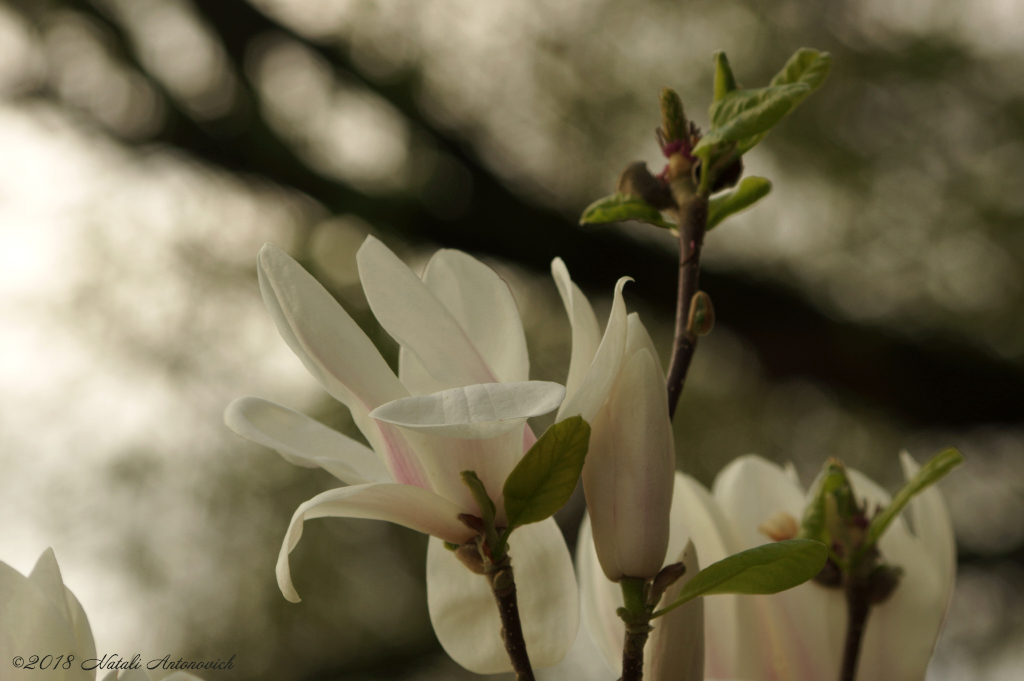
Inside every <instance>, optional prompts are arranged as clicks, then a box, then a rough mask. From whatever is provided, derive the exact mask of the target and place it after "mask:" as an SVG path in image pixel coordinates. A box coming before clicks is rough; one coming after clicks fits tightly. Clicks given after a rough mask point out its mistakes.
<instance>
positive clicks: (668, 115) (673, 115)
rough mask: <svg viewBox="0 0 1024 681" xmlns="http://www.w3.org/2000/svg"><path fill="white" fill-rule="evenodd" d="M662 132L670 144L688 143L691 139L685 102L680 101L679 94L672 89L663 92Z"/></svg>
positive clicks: (667, 88)
mask: <svg viewBox="0 0 1024 681" xmlns="http://www.w3.org/2000/svg"><path fill="white" fill-rule="evenodd" d="M661 130H662V133H663V134H664V136H665V141H666V142H668V143H669V144H671V143H672V142H679V141H686V140H687V138H688V137H689V126H688V124H687V122H686V114H685V113H684V112H683V100H681V99H679V94H678V93H676V91H675V90H673V89H672V88H670V87H666V88H663V89H662V91H661Z"/></svg>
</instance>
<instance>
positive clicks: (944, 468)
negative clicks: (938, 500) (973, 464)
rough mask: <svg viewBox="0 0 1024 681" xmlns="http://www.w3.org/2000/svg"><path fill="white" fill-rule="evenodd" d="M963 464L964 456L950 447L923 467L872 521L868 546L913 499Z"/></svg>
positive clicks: (877, 538)
mask: <svg viewBox="0 0 1024 681" xmlns="http://www.w3.org/2000/svg"><path fill="white" fill-rule="evenodd" d="M963 462H964V455H963V454H961V453H960V452H959V451H958V450H957V449H956V448H955V447H950V448H949V449H946V450H943V451H941V452H939V453H938V454H936V455H935V456H934V457H933V458H932V460H931V461H929V462H928V463H926V464H925V465H923V466H921V470H919V471H918V472H917V475H915V476H914V477H913V479H911V480H909V481H907V484H905V485H904V486H903V489H901V490H900V491H899V492H897V493H896V496H895V497H893V500H892V503H891V504H889V506H887V507H886V509H885V510H884V511H882V512H881V513H879V514H878V515H877V516H875V518H874V519H873V520H872V521H871V525H870V526H869V527H868V539H867V542H866V544H867V545H871V544H873V543H875V542H877V541H878V540H879V539H880V538H881V537H882V535H883V534H884V533H885V531H886V530H887V529H888V528H889V525H891V524H892V521H893V520H895V519H896V517H897V516H898V515H899V514H900V511H902V510H903V507H904V506H906V505H907V503H909V502H910V500H911V499H913V498H914V497H915V496H916V495H918V494H920V493H921V492H923V491H924V490H926V489H928V488H929V487H931V486H932V485H934V484H935V483H937V482H938V481H939V480H941V479H942V478H943V477H945V475H946V474H947V473H949V472H950V471H951V470H953V469H954V468H956V467H957V466H959V465H960V464H962V463H963Z"/></svg>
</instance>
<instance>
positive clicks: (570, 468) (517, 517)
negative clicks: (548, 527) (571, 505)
mask: <svg viewBox="0 0 1024 681" xmlns="http://www.w3.org/2000/svg"><path fill="white" fill-rule="evenodd" d="M589 444H590V425H589V424H588V423H587V422H586V421H584V420H583V417H581V416H573V417H571V418H567V419H565V420H564V421H560V422H559V423H556V424H554V425H553V426H551V427H550V428H548V429H547V430H546V431H544V434H543V435H541V436H540V439H539V440H537V442H536V443H534V445H533V446H532V447H530V451H528V452H527V453H526V455H525V456H523V458H522V460H521V461H520V462H519V464H518V465H517V466H516V467H515V468H514V469H513V470H512V472H511V473H510V474H509V476H508V479H507V480H506V481H505V487H504V489H503V492H504V496H505V515H506V516H507V517H508V526H509V529H511V528H513V527H518V526H520V525H528V524H530V523H539V522H540V521H542V520H546V519H548V518H550V517H551V516H552V515H554V513H555V511H557V510H558V509H560V508H562V506H565V503H566V502H567V501H569V497H570V496H572V492H573V490H574V489H576V482H577V481H578V480H579V478H580V473H581V472H582V471H583V461H584V459H585V458H586V456H587V448H588V446H589Z"/></svg>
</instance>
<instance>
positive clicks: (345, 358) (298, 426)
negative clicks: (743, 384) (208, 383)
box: [225, 237, 607, 673]
mask: <svg viewBox="0 0 1024 681" xmlns="http://www.w3.org/2000/svg"><path fill="white" fill-rule="evenodd" d="M257 262H258V273H259V282H260V290H261V292H262V294H263V298H264V301H265V302H266V305H267V308H268V310H269V311H270V313H271V316H272V317H273V319H274V321H275V323H276V324H277V328H278V330H279V331H280V333H281V336H282V337H283V338H284V340H285V342H287V343H288V345H289V346H290V347H291V349H292V350H293V351H294V352H295V354H296V355H297V356H298V357H299V358H300V359H301V360H302V362H303V364H304V365H305V366H306V368H307V369H308V370H309V372H310V373H311V374H312V375H313V376H314V377H315V378H316V379H317V380H318V381H319V382H320V384H321V385H322V386H323V387H324V389H325V390H327V392H328V393H330V394H331V395H332V396H333V397H334V398H335V399H337V400H338V401H340V402H342V403H343V404H344V405H345V406H346V407H348V408H349V410H350V411H351V413H352V417H353V420H354V421H355V423H356V425H357V426H358V427H359V429H360V431H361V432H362V433H363V435H364V436H365V437H366V439H367V441H368V442H369V443H370V447H369V448H368V447H365V446H364V445H362V444H360V443H358V442H356V441H354V440H352V439H350V438H348V437H346V436H344V435H342V434H340V433H338V432H336V431H333V430H331V429H330V428H327V427H326V426H324V425H322V424H320V423H319V422H317V421H314V420H313V419H310V418H309V417H306V416H304V415H302V414H300V413H298V412H295V411H293V410H291V409H288V408H287V407H283V406H279V405H276V404H273V403H271V402H268V401H266V400H262V399H259V398H251V397H250V398H243V399H240V400H236V401H235V402H233V403H232V404H231V405H230V406H229V407H228V409H227V411H226V413H225V420H226V422H227V424H228V425H229V426H230V427H231V428H232V429H233V430H234V431H235V432H237V433H238V434H240V435H242V436H243V437H246V438H248V439H250V440H252V441H254V442H258V443H260V444H263V445H266V446H268V447H272V448H274V449H276V450H277V451H278V452H280V453H281V455H282V456H284V457H285V458H286V459H287V460H288V461H290V462H292V463H295V464H297V465H300V466H307V467H317V466H319V467H322V468H324V469H325V470H327V471H328V472H330V473H331V474H333V475H334V476H335V477H337V478H338V479H339V480H341V481H342V482H344V483H346V484H347V485H348V486H346V487H340V488H338V489H333V490H330V491H328V492H324V493H323V494H320V495H318V496H317V497H315V498H313V499H311V500H310V501H308V502H306V503H304V504H302V505H301V506H300V507H299V509H298V510H297V511H296V512H295V515H294V517H293V518H292V522H291V524H290V526H289V528H288V532H287V535H286V537H285V541H284V545H283V546H282V548H281V554H280V558H279V561H278V566H277V575H278V583H279V585H280V587H281V591H282V592H283V593H284V595H285V596H286V597H287V598H288V599H289V600H292V601H297V600H299V598H298V594H297V593H296V591H295V588H294V586H293V585H292V579H291V573H290V568H289V560H288V554H289V553H290V552H291V551H292V549H294V547H295V546H296V544H297V543H298V541H299V538H300V536H301V533H302V524H303V522H304V521H305V520H309V519H312V518H321V517H325V516H339V517H348V518H371V519H379V520H387V521H390V522H394V523H398V524H401V525H404V526H406V527H410V528H413V529H415V530H418V531H420V532H424V533H426V534H429V535H430V536H431V539H430V544H429V548H428V553H427V599H428V607H429V610H430V617H431V621H432V623H433V625H434V629H435V631H436V633H437V636H438V639H439V640H440V642H441V644H442V645H443V646H444V648H445V650H446V651H447V652H448V653H449V655H451V656H452V658H453V659H455V661H457V662H458V663H459V664H461V665H462V666H463V667H465V668H467V669H469V670H471V671H475V672H478V673H495V672H501V671H507V670H509V669H510V668H511V666H510V663H509V660H508V657H507V653H506V651H505V649H504V645H503V642H502V638H501V634H500V630H501V623H500V618H499V615H498V611H497V608H496V606H495V604H494V600H493V595H492V594H491V590H490V586H489V584H488V583H487V580H485V579H483V578H481V577H479V576H478V575H475V574H473V573H471V572H470V571H469V570H467V569H466V568H465V566H463V565H462V564H461V563H460V562H459V561H458V559H457V558H456V557H455V556H454V554H452V552H450V551H448V550H447V549H445V548H444V546H443V541H447V542H452V543H457V544H458V543H463V542H466V541H468V540H470V539H472V538H473V537H474V536H475V533H474V532H473V531H471V530H469V529H467V527H466V526H465V525H463V524H462V523H461V522H460V521H459V520H458V518H457V516H458V515H459V514H461V513H468V514H471V515H476V516H479V515H481V513H480V509H479V508H478V506H477V504H476V502H475V501H474V499H473V497H472V495H471V494H470V493H469V490H468V489H467V488H466V487H465V485H464V484H463V482H462V480H461V477H460V472H461V471H464V470H474V471H476V473H477V474H478V476H479V477H480V479H481V481H482V482H483V484H484V487H485V488H486V490H487V492H488V494H489V495H490V497H491V499H493V500H494V502H495V504H496V505H497V508H498V511H499V513H498V518H497V519H496V523H497V524H498V525H499V526H501V525H502V524H503V523H504V518H503V513H504V512H503V504H502V487H503V484H504V482H505V479H506V478H507V477H508V474H509V473H510V472H511V470H512V469H513V468H514V467H515V465H516V464H517V463H518V462H519V460H520V459H521V458H522V455H523V453H524V452H525V451H526V450H527V449H529V447H530V446H531V445H532V444H533V443H534V442H535V441H536V436H535V435H534V433H533V431H532V430H531V429H530V427H529V425H528V424H527V423H526V419H527V418H528V417H531V416H535V415H539V414H543V413H547V412H550V411H553V410H554V409H556V408H557V407H558V406H559V404H561V403H562V399H563V396H564V394H565V391H564V389H563V388H562V386H560V385H557V384H554V383H544V382H537V381H529V380H528V378H529V359H528V356H527V351H526V339H525V336H524V334H523V327H522V322H521V320H520V317H519V311H518V308H517V307H516V303H515V300H514V299H513V297H512V293H511V291H510V290H509V288H508V285H507V284H506V282H505V281H503V280H502V279H501V278H500V277H499V276H498V275H497V273H495V272H494V270H492V269H491V268H490V267H488V266H486V265H484V264H483V263H481V262H479V261H477V260H476V259H474V258H472V257H470V256H469V255H467V254H465V253H462V252H460V251H455V250H440V251H438V252H437V253H435V254H434V256H433V257H432V258H431V260H430V262H429V263H428V264H427V267H426V269H425V270H424V272H423V275H422V277H419V276H417V275H416V274H415V273H414V272H413V271H412V270H410V269H409V268H408V267H407V266H406V265H405V264H403V263H402V262H401V260H399V258H398V257H396V256H395V255H394V254H393V253H392V252H391V251H390V250H388V249H387V247H385V246H384V244H382V243H381V242H380V241H378V240H377V239H375V238H373V237H368V238H367V240H366V241H365V242H364V244H363V246H362V247H361V248H360V250H359V252H358V254H357V262H358V266H359V275H360V279H361V281H362V284H363V290H364V292H365V294H366V298H367V300H368V302H369V304H370V308H371V309H372V311H373V313H374V315H375V316H376V318H377V320H378V321H379V322H380V324H381V326H382V327H383V328H384V329H385V330H386V331H387V332H388V333H389V334H390V335H391V336H392V337H393V338H394V339H395V340H396V341H398V343H399V346H400V355H399V363H398V375H397V376H396V375H395V374H394V373H393V372H392V370H391V369H390V368H389V366H388V365H387V363H386V362H385V360H384V358H383V357H381V355H380V353H379V352H378V351H377V349H376V348H375V347H374V345H373V343H372V342H371V341H370V339H369V338H368V337H367V336H366V334H365V333H364V332H363V331H362V330H361V329H360V328H359V326H358V325H357V324H356V323H355V321H353V319H352V318H351V317H350V316H349V315H348V314H347V313H346V312H345V310H344V309H342V307H341V306H340V305H339V304H338V303H337V301H336V300H335V299H334V298H333V297H332V296H331V295H330V293H328V292H327V290H325V289H324V288H323V287H322V286H321V285H320V284H319V283H318V282H317V281H316V280H315V279H314V278H313V277H312V275H310V274H309V273H308V272H306V271H305V270H304V269H303V268H302V267H301V266H300V265H299V264H298V263H296V262H295V261H294V260H293V259H292V258H290V257H289V256H288V255H286V254H285V253H283V252H282V251H280V250H278V249H277V248H275V247H273V246H271V245H267V246H265V247H264V248H263V250H261V251H260V254H259V257H258V261H257ZM575 392H576V393H577V397H578V398H580V397H581V396H583V395H585V394H587V391H586V390H582V389H580V390H576V391H575ZM606 392H607V391H606ZM598 406H600V405H598ZM576 413H579V412H576ZM569 415H571V414H569ZM509 554H510V555H511V556H512V559H513V566H514V569H515V574H516V581H517V583H518V597H519V609H520V613H521V618H522V623H523V630H524V634H525V638H526V643H527V647H528V650H529V654H530V658H531V660H532V661H533V663H534V666H536V667H544V666H550V665H553V664H555V663H557V662H558V661H560V660H561V659H562V658H563V657H564V655H565V653H566V652H567V651H568V650H569V648H570V646H571V644H572V641H573V640H574V638H575V635H576V631H577V628H578V622H579V613H578V595H577V589H576V582H575V575H574V572H573V569H572V562H571V558H570V556H569V552H568V549H567V547H566V545H565V541H564V539H563V538H562V535H561V532H560V531H559V530H558V527H557V526H556V525H555V522H554V521H553V520H552V519H548V520H546V521H544V522H541V523H537V524H533V525H528V526H525V527H522V528H519V529H518V530H516V532H515V533H514V534H513V535H512V537H511V540H510V544H509Z"/></svg>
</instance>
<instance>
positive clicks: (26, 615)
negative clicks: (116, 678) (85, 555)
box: [0, 554, 96, 681]
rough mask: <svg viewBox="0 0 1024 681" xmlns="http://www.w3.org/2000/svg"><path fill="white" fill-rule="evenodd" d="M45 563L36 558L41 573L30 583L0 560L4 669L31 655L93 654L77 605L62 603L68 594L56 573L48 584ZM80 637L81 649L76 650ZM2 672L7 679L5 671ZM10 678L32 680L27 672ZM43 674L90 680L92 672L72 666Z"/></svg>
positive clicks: (64, 680) (0, 647)
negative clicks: (17, 658) (40, 567)
mask: <svg viewBox="0 0 1024 681" xmlns="http://www.w3.org/2000/svg"><path fill="white" fill-rule="evenodd" d="M51 558H52V555H51ZM45 562H46V554H44V555H43V557H41V558H40V564H41V565H42V571H41V572H36V573H35V574H36V578H35V579H32V578H27V577H25V576H23V575H22V574H21V573H19V572H18V571H17V570H15V569H14V568H12V567H10V566H9V565H7V564H6V563H3V562H0V655H2V656H3V657H2V658H0V659H2V660H3V664H5V665H10V664H11V660H12V659H13V658H14V657H15V656H16V655H20V656H21V657H23V658H26V659H27V658H28V657H29V656H30V655H36V654H38V655H39V656H40V657H42V656H43V655H46V654H50V655H68V654H71V655H74V656H75V657H76V659H80V660H81V659H88V657H95V655H96V647H95V645H93V644H92V634H91V632H89V630H88V622H86V621H85V615H84V613H82V612H81V606H80V605H79V604H78V601H77V599H76V600H74V601H73V602H71V601H70V600H68V599H67V594H69V593H70V592H68V591H67V589H66V588H65V587H64V585H63V582H61V581H60V578H59V571H58V576H57V581H56V584H55V583H54V582H53V580H52V579H51V577H52V576H53V575H52V573H51V572H50V570H49V566H46V565H45ZM58 587H59V588H58ZM71 598H72V599H73V598H74V597H73V596H72V597H71ZM83 627H84V631H83V630H82V628H83ZM80 639H81V640H82V641H83V647H79V640H80ZM43 651H45V652H43ZM51 651H60V652H51ZM7 669H10V667H7ZM3 674H4V676H3V678H4V679H7V678H8V676H7V675H8V672H7V671H4V672H3ZM11 674H14V676H11V679H12V681H14V679H21V678H22V677H24V678H25V679H26V680H27V679H30V678H33V677H34V674H32V673H31V671H30V670H21V671H20V672H18V671H16V670H14V671H12V672H11ZM47 676H48V677H49V678H52V679H56V680H58V681H93V679H94V678H95V672H87V671H85V670H83V669H81V668H80V667H79V666H77V665H74V664H72V666H71V669H68V670H64V669H58V670H52V669H51V670H48V672H47Z"/></svg>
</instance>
